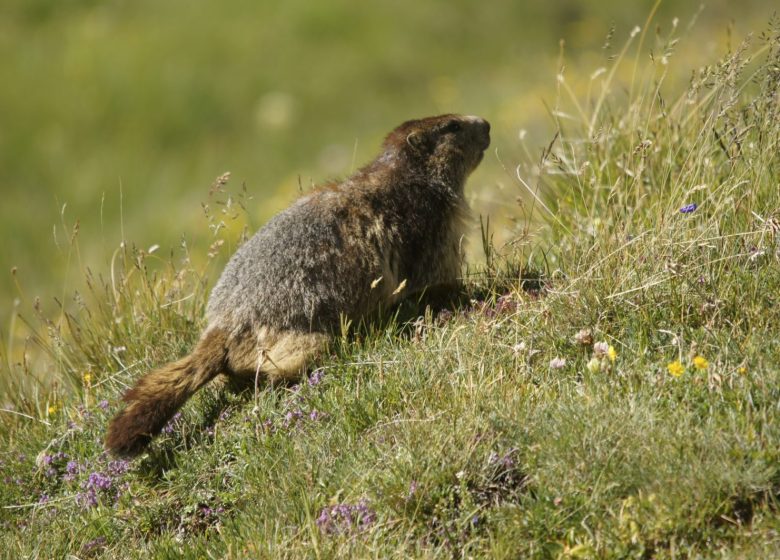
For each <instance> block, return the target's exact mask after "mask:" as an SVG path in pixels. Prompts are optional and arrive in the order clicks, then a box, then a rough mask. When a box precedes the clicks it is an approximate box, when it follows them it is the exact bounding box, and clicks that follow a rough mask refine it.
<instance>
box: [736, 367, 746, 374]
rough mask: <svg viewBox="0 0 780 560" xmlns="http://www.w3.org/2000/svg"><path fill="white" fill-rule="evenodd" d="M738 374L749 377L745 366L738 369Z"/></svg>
mask: <svg viewBox="0 0 780 560" xmlns="http://www.w3.org/2000/svg"><path fill="white" fill-rule="evenodd" d="M737 373H738V374H740V375H747V368H746V367H745V366H739V367H738V368H737Z"/></svg>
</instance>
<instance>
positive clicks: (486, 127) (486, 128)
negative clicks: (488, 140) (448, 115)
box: [463, 115, 490, 133]
mask: <svg viewBox="0 0 780 560" xmlns="http://www.w3.org/2000/svg"><path fill="white" fill-rule="evenodd" d="M463 119H464V120H466V121H469V122H470V123H473V124H475V125H477V126H478V127H479V128H480V129H481V130H482V131H483V132H486V133H487V132H490V123H489V122H487V121H486V120H485V119H483V118H482V117H477V116H475V115H468V116H466V117H463Z"/></svg>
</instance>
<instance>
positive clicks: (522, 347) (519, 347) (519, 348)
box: [512, 342, 527, 356]
mask: <svg viewBox="0 0 780 560" xmlns="http://www.w3.org/2000/svg"><path fill="white" fill-rule="evenodd" d="M526 350H527V347H526V344H525V342H520V343H518V344H515V345H514V346H512V353H513V354H514V355H515V356H517V355H518V354H525V351H526Z"/></svg>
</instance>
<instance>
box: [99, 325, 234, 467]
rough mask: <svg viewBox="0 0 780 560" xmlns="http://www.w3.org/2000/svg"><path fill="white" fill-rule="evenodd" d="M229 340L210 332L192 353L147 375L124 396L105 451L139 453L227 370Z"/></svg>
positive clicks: (216, 331)
mask: <svg viewBox="0 0 780 560" xmlns="http://www.w3.org/2000/svg"><path fill="white" fill-rule="evenodd" d="M226 355H227V338H226V336H225V334H224V333H223V332H222V331H220V330H218V329H212V330H209V331H207V332H206V333H205V334H204V335H203V337H202V338H201V339H200V341H199V342H198V344H197V346H196V347H195V349H194V350H193V351H192V353H191V354H190V355H189V356H187V357H185V358H182V359H181V360H178V361H176V362H171V363H170V364H168V365H166V366H163V367H161V368H160V369H156V370H154V371H151V372H149V373H147V374H146V375H144V376H143V377H142V378H141V379H139V380H138V382H137V383H136V385H135V387H133V388H132V389H130V390H129V391H128V392H127V393H126V394H125V396H124V400H125V402H126V403H127V406H126V407H125V409H124V410H122V412H120V413H119V414H117V415H116V416H115V417H114V419H113V420H111V424H110V426H109V427H108V435H107V436H106V448H107V449H108V450H109V451H110V452H111V453H113V454H114V455H118V456H123V457H132V456H134V455H137V454H139V453H140V452H141V451H143V449H144V448H145V447H146V446H147V445H148V444H149V442H150V441H151V440H152V438H153V437H154V436H156V435H157V434H159V433H160V430H162V429H163V427H164V426H165V424H166V423H167V422H168V421H169V420H170V419H171V418H172V417H173V415H174V414H176V411H177V410H178V409H179V408H180V407H181V405H183V404H184V403H185V402H186V400H187V399H189V398H190V397H191V396H192V394H193V393H195V391H197V390H198V389H200V388H201V387H203V386H204V385H205V384H206V383H208V382H209V381H211V380H212V379H214V377H216V376H217V375H219V374H220V373H222V372H224V371H225V368H226V366H227V364H226Z"/></svg>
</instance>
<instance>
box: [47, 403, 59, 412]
mask: <svg viewBox="0 0 780 560" xmlns="http://www.w3.org/2000/svg"><path fill="white" fill-rule="evenodd" d="M55 412H57V407H56V406H54V405H53V404H52V405H49V414H54V413H55Z"/></svg>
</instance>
